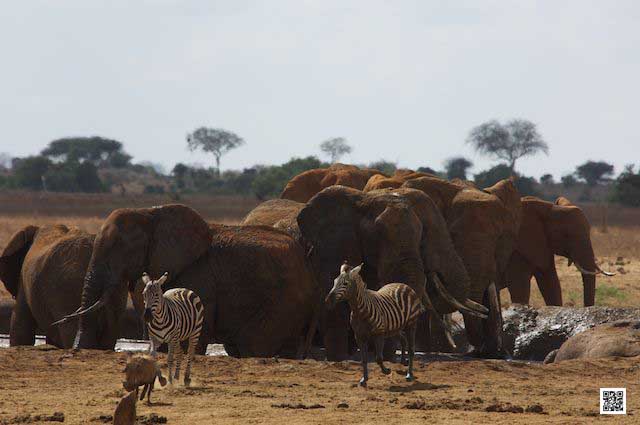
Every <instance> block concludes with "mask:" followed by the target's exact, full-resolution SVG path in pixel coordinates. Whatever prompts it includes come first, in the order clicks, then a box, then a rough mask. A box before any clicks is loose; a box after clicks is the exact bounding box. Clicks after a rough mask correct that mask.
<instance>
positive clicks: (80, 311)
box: [50, 291, 111, 326]
mask: <svg viewBox="0 0 640 425" xmlns="http://www.w3.org/2000/svg"><path fill="white" fill-rule="evenodd" d="M109 295H111V292H110V291H105V293H104V294H103V295H102V297H100V299H99V300H98V301H96V302H95V303H94V304H93V305H92V306H91V307H89V308H85V309H82V307H80V308H79V309H78V310H76V311H75V312H74V313H71V314H68V315H66V316H64V317H63V318H62V319H60V320H58V321H55V322H53V323H52V324H51V325H50V326H57V325H61V324H63V323H67V322H68V321H70V320H71V319H73V318H76V317H80V316H84V315H85V314H87V313H91V312H92V311H94V310H98V309H99V308H101V307H102V306H104V305H105V304H106V303H107V299H108V298H109Z"/></svg>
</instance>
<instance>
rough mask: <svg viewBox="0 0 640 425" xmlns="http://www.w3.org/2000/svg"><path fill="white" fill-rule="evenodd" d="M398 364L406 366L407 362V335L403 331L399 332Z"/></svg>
mask: <svg viewBox="0 0 640 425" xmlns="http://www.w3.org/2000/svg"><path fill="white" fill-rule="evenodd" d="M400 347H401V348H400V364H401V365H402V366H408V365H409V362H408V361H407V336H406V335H405V334H404V332H402V333H400Z"/></svg>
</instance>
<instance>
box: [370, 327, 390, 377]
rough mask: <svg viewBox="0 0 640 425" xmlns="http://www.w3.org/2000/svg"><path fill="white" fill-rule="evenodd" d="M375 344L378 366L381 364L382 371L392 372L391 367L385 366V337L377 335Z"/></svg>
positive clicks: (385, 372)
mask: <svg viewBox="0 0 640 425" xmlns="http://www.w3.org/2000/svg"><path fill="white" fill-rule="evenodd" d="M374 344H375V347H376V363H378V366H380V370H381V371H382V373H384V374H385V375H388V374H390V373H391V369H389V368H387V367H385V365H384V357H383V355H382V351H383V349H384V337H382V336H379V337H376V338H375V340H374Z"/></svg>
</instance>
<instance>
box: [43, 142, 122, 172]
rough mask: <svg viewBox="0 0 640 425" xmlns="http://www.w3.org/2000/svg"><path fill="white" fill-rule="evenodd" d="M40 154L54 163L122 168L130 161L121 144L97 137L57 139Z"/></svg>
mask: <svg viewBox="0 0 640 425" xmlns="http://www.w3.org/2000/svg"><path fill="white" fill-rule="evenodd" d="M41 154H42V155H43V156H46V157H47V158H50V159H52V160H56V161H63V162H84V161H89V162H91V163H92V164H94V165H96V166H97V165H110V166H114V167H123V166H126V165H127V164H128V163H129V161H130V160H131V156H129V155H127V154H126V153H125V152H124V151H123V150H122V143H120V142H118V141H117V140H112V139H105V138H103V137H98V136H93V137H65V138H63V139H57V140H54V141H52V142H50V143H49V145H48V146H47V147H46V148H45V149H43V150H42V153H41ZM112 162H113V164H112Z"/></svg>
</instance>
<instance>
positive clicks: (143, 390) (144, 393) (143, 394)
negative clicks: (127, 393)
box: [140, 384, 149, 401]
mask: <svg viewBox="0 0 640 425" xmlns="http://www.w3.org/2000/svg"><path fill="white" fill-rule="evenodd" d="M148 389H149V384H144V387H142V394H140V401H142V400H144V396H145V395H147V390H148Z"/></svg>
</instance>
